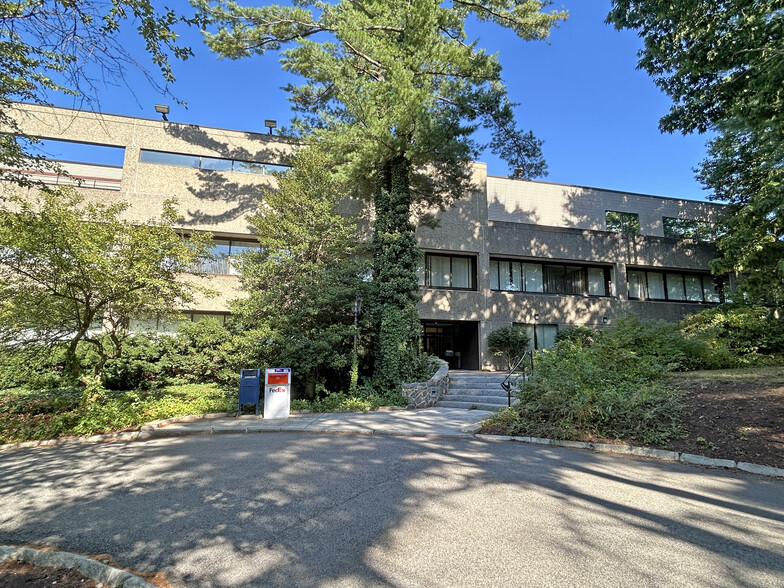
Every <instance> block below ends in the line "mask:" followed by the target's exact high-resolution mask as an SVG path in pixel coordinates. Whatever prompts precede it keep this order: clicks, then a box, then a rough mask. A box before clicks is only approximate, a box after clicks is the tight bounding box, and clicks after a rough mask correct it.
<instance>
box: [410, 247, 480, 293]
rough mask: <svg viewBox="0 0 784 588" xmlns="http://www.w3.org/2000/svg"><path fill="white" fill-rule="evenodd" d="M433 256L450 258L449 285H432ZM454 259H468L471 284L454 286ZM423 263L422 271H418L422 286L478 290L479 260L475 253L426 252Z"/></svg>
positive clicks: (420, 285) (466, 290)
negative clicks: (431, 266) (431, 263)
mask: <svg viewBox="0 0 784 588" xmlns="http://www.w3.org/2000/svg"><path fill="white" fill-rule="evenodd" d="M433 257H439V258H448V259H449V284H450V285H448V286H433V285H431V282H432V280H431V270H430V260H431V259H432V258H433ZM454 259H466V260H468V263H469V271H468V277H469V282H470V284H471V285H470V286H468V287H464V286H453V285H452V283H453V276H454V269H453V260H454ZM422 261H423V265H422V266H421V271H419V272H417V273H418V274H419V276H418V283H419V287H420V288H427V289H429V290H462V291H465V292H476V291H477V275H476V274H477V271H476V268H477V262H476V256H475V255H464V254H452V253H435V252H433V253H431V252H427V251H426V252H425V255H424V259H423V260H422Z"/></svg>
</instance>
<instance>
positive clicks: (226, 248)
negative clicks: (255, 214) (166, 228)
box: [197, 239, 260, 276]
mask: <svg viewBox="0 0 784 588" xmlns="http://www.w3.org/2000/svg"><path fill="white" fill-rule="evenodd" d="M259 248H260V246H259V243H254V242H253V241H233V240H228V239H216V240H215V241H213V246H212V256H213V259H210V260H207V261H204V262H202V263H201V264H200V265H199V266H198V268H197V271H198V272H199V273H204V274H218V275H221V274H224V275H225V274H228V275H232V276H238V275H240V271H239V268H238V266H239V259H240V257H241V256H242V255H244V254H246V253H249V252H253V251H259Z"/></svg>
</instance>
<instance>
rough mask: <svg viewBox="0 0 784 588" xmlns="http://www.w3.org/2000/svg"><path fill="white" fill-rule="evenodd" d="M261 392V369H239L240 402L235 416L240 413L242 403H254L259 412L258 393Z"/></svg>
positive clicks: (257, 412)
mask: <svg viewBox="0 0 784 588" xmlns="http://www.w3.org/2000/svg"><path fill="white" fill-rule="evenodd" d="M260 393H261V370H258V369H257V370H240V402H239V407H237V416H240V414H242V405H243V404H255V405H256V414H259V394H260Z"/></svg>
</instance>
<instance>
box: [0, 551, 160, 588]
mask: <svg viewBox="0 0 784 588" xmlns="http://www.w3.org/2000/svg"><path fill="white" fill-rule="evenodd" d="M26 547H34V548H36V549H43V550H47V551H48V550H50V548H47V547H40V546H36V545H27V546H26ZM81 555H85V554H81ZM91 557H92V558H93V559H95V560H97V561H100V562H101V563H105V564H107V565H110V566H114V567H116V568H120V569H123V568H122V567H121V566H119V565H118V564H117V562H116V561H114V559H112V557H111V556H110V555H107V554H102V555H94V556H91ZM131 573H133V574H136V575H137V576H139V577H141V578H142V579H144V580H146V581H147V582H149V583H150V584H152V585H154V586H157V587H158V588H172V585H171V584H169V582H168V580H167V579H166V575H165V574H163V573H161V572H157V573H152V574H142V573H139V572H131ZM20 586H24V587H25V588H44V587H46V588H52V586H55V587H57V588H76V587H77V586H78V587H79V588H100V587H101V586H103V584H101V583H100V582H96V581H95V580H91V579H90V578H87V577H86V576H83V575H82V574H80V573H79V572H78V571H76V570H70V569H57V568H49V567H42V566H36V565H32V564H29V563H25V562H20V561H6V562H4V563H2V564H0V588H18V587H20Z"/></svg>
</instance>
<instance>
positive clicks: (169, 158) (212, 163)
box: [139, 149, 289, 176]
mask: <svg viewBox="0 0 784 588" xmlns="http://www.w3.org/2000/svg"><path fill="white" fill-rule="evenodd" d="M139 161H141V162H142V163H155V164H159V165H176V166H179V167H191V168H194V169H206V170H211V171H234V172H239V173H246V174H258V175H262V176H268V175H272V172H285V171H287V170H288V169H289V166H287V165H276V164H273V163H254V162H251V161H238V160H236V159H224V158H221V157H207V156H201V155H183V154H181V153H168V152H166V151H152V150H150V149H142V150H141V155H140V156H139Z"/></svg>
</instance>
